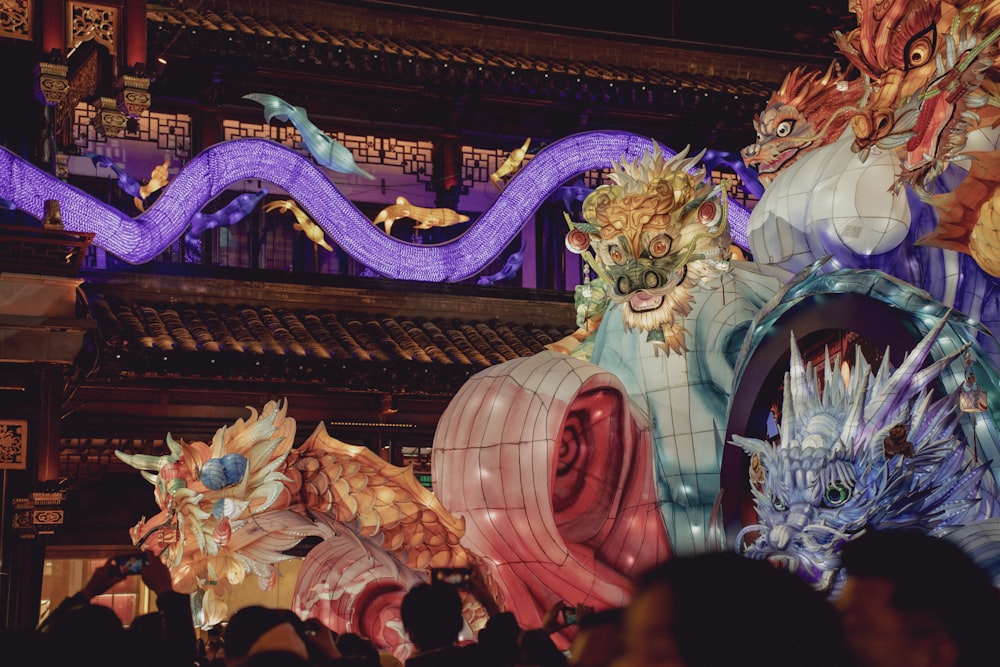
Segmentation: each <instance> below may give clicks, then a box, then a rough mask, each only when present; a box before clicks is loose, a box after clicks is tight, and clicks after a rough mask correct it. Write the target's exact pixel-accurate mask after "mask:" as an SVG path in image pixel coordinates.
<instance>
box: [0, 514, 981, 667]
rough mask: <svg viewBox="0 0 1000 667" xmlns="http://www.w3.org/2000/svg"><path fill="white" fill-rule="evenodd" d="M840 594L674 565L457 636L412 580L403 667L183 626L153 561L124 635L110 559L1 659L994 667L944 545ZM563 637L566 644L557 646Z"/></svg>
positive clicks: (349, 645)
mask: <svg viewBox="0 0 1000 667" xmlns="http://www.w3.org/2000/svg"><path fill="white" fill-rule="evenodd" d="M841 567H842V573H843V575H844V576H843V577H842V579H841V581H842V582H843V585H842V586H841V588H840V590H838V591H837V592H836V594H834V595H833V596H828V595H826V594H823V593H820V592H818V591H816V590H814V589H813V588H811V587H810V586H809V585H808V584H806V583H805V582H804V581H802V580H801V579H799V578H798V577H797V576H796V575H794V574H793V573H791V572H789V571H787V570H785V569H779V568H777V567H774V566H773V565H772V564H770V563H768V562H765V561H760V560H752V559H748V558H745V557H742V556H739V555H736V554H734V553H711V554H704V555H698V556H675V557H673V558H671V559H669V560H667V561H666V562H664V563H661V564H659V565H657V566H656V567H654V568H652V569H650V570H648V571H646V572H644V573H643V574H642V575H641V576H640V577H638V578H637V579H636V581H635V582H634V583H635V585H634V589H633V594H632V598H631V600H630V602H629V604H628V605H627V606H625V607H623V608H612V609H600V610H595V609H591V608H589V607H584V606H582V605H576V606H573V605H571V604H567V602H566V601H563V600H554V601H552V607H551V609H550V611H549V613H548V614H546V616H545V619H544V620H543V622H542V626H541V627H538V628H526V627H523V626H522V625H521V624H520V623H519V622H518V619H517V616H516V613H513V612H511V611H502V610H500V609H499V608H498V607H497V606H496V605H495V601H492V600H485V601H484V607H485V608H486V609H488V611H489V618H488V620H487V621H486V624H485V626H484V627H483V628H482V629H481V630H480V631H479V633H478V635H477V636H476V638H475V639H474V640H467V639H463V638H462V636H463V633H462V629H463V627H465V620H464V618H463V612H462V610H463V601H462V595H461V594H460V590H459V588H458V587H457V586H455V585H453V584H451V583H448V582H438V581H434V582H432V583H420V584H417V585H416V586H414V587H412V588H411V589H410V590H409V591H408V592H407V593H406V595H405V596H404V597H403V601H402V603H401V607H400V614H401V618H402V622H403V628H404V630H405V632H406V635H407V637H408V638H409V640H410V642H411V643H412V649H413V650H412V652H411V653H410V655H409V656H408V657H407V658H406V660H405V664H404V662H403V661H400V660H399V659H398V658H396V657H395V656H393V655H392V654H391V653H389V652H380V651H379V649H378V648H377V647H376V646H375V645H373V643H372V642H371V641H369V640H368V639H367V638H365V637H361V636H359V635H357V634H353V633H344V634H339V635H338V634H337V633H335V632H333V631H331V630H330V629H329V628H327V627H326V626H325V625H323V624H322V623H321V622H320V621H319V620H317V619H305V620H303V619H300V618H299V617H298V616H296V615H295V614H294V613H293V612H291V611H289V610H286V609H273V608H269V607H264V606H259V605H252V606H247V607H243V608H241V609H239V610H238V611H236V612H235V613H234V614H233V615H232V617H231V618H230V619H229V622H228V624H227V625H226V626H225V628H221V627H216V628H212V629H211V630H209V631H208V632H207V633H206V632H202V633H201V636H199V634H198V631H197V630H196V628H195V627H194V624H193V623H192V616H191V609H190V600H189V597H188V596H187V595H183V594H181V593H177V592H175V591H174V590H173V588H172V585H171V577H170V572H169V570H168V569H167V567H166V566H165V565H164V564H163V563H162V562H160V561H159V560H158V559H156V558H146V559H145V560H144V562H143V563H142V565H141V568H139V569H138V570H137V571H136V573H137V574H139V576H141V578H142V580H143V582H144V583H145V584H146V586H148V587H149V589H150V590H151V591H152V592H153V593H154V594H155V596H156V605H157V611H156V612H153V613H149V614H145V615H142V616H139V617H137V618H135V619H134V620H133V622H132V623H131V624H130V625H129V626H128V627H124V626H123V625H122V623H121V621H120V620H119V618H118V616H117V615H116V614H115V613H114V612H113V611H112V610H111V609H109V608H107V607H103V606H100V605H98V604H94V603H93V602H92V600H93V598H95V597H96V596H98V595H100V594H102V593H104V592H105V591H107V590H108V589H110V588H111V587H112V586H113V585H114V584H116V583H118V582H119V581H121V580H122V579H123V578H124V577H125V576H127V574H126V573H125V572H123V570H122V566H121V564H120V562H119V561H117V560H114V559H110V560H108V561H107V562H106V563H105V564H104V565H102V566H100V567H98V568H96V569H95V571H94V572H93V574H92V576H91V578H90V580H89V581H88V582H87V584H86V585H85V586H84V587H83V589H82V590H81V591H80V592H79V593H77V594H75V595H72V596H70V597H68V598H66V600H64V601H63V602H62V604H60V605H59V606H58V607H57V608H56V609H55V610H54V611H52V613H51V614H49V615H48V617H47V618H46V619H45V621H44V622H43V623H42V624H41V625H40V626H39V627H38V628H35V629H33V630H20V631H19V630H9V631H7V632H6V633H5V635H4V642H3V646H2V647H0V650H2V653H0V655H3V656H4V664H10V665H30V666H32V667H61V666H63V665H67V666H68V665H72V666H74V667H91V666H93V667H98V666H100V667H117V666H119V665H121V666H126V665H127V666H129V667H131V666H137V667H138V666H152V667H458V666H463V665H469V666H472V667H479V666H483V667H567V666H572V667H719V666H721V665H736V664H738V665H741V667H758V666H760V667H764V666H765V665H766V666H767V667H785V666H788V667H791V666H793V665H795V666H798V665H804V664H808V665H810V667H902V666H904V665H906V666H907V667H910V666H914V665H916V666H921V665H926V666H928V667H980V666H982V665H987V664H994V662H995V655H996V641H995V639H994V635H993V634H992V633H995V632H996V628H1000V596H998V591H997V589H996V588H995V587H994V586H993V584H992V582H991V581H990V578H989V576H988V575H987V574H986V572H985V571H984V570H983V569H981V568H980V567H978V566H977V565H976V564H975V562H974V561H973V560H972V559H971V558H970V557H969V556H968V555H966V554H965V553H964V552H963V551H962V550H961V549H960V548H959V547H957V546H955V545H953V544H952V543H950V542H948V541H947V540H945V539H942V538H938V537H932V536H929V535H926V534H921V533H916V532H911V531H905V530H900V531H891V532H881V533H879V532H872V533H867V534H863V535H861V536H859V537H858V538H856V539H854V540H852V541H849V542H847V543H846V544H845V545H844V547H843V550H842V559H841ZM562 631H565V632H567V633H568V634H569V635H570V636H571V637H572V641H571V643H570V645H569V649H568V650H567V651H562V650H560V649H559V648H558V647H557V644H556V643H555V642H554V641H553V639H552V634H553V633H555V632H562Z"/></svg>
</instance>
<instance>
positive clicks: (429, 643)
mask: <svg viewBox="0 0 1000 667" xmlns="http://www.w3.org/2000/svg"><path fill="white" fill-rule="evenodd" d="M400 614H401V616H402V619H403V627H404V628H405V629H406V634H408V635H409V637H410V640H411V641H413V644H414V646H416V647H417V649H418V650H421V651H427V650H430V649H435V648H442V647H445V646H451V645H453V644H454V643H455V642H456V641H457V640H458V633H460V632H461V631H462V625H463V623H464V621H463V619H462V598H461V597H460V596H459V594H458V590H457V589H456V588H455V587H454V586H452V585H450V584H423V583H421V584H417V585H416V586H414V587H413V588H411V589H410V590H409V591H408V592H407V593H406V595H405V596H404V597H403V603H402V605H401V607H400Z"/></svg>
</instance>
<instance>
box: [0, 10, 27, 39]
mask: <svg viewBox="0 0 1000 667" xmlns="http://www.w3.org/2000/svg"><path fill="white" fill-rule="evenodd" d="M32 4H33V3H32V2H31V0H4V2H3V5H2V9H0V37H13V38H14V39H29V40H30V39H32V14H31V6H32Z"/></svg>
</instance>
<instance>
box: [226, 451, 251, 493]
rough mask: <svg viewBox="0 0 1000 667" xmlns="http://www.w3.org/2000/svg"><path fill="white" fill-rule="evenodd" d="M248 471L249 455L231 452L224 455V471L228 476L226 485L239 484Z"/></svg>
mask: <svg viewBox="0 0 1000 667" xmlns="http://www.w3.org/2000/svg"><path fill="white" fill-rule="evenodd" d="M246 471H247V457H245V456H243V455H242V454H237V453H236V452H231V453H229V454H226V455H225V456H223V457H222V473H223V475H225V478H226V486H232V485H233V484H239V482H240V480H241V479H243V475H244V473H246Z"/></svg>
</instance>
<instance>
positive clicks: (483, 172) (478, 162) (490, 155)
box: [462, 146, 611, 188]
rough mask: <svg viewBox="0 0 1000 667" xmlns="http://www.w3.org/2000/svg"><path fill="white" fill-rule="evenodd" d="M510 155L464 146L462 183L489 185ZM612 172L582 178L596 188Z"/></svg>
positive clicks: (592, 171)
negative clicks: (491, 175)
mask: <svg viewBox="0 0 1000 667" xmlns="http://www.w3.org/2000/svg"><path fill="white" fill-rule="evenodd" d="M509 155H510V151H508V150H500V149H489V148H476V147H475V146H462V182H463V183H464V184H466V185H467V186H468V185H471V184H473V183H489V182H490V174H492V173H493V172H495V171H496V170H497V169H499V168H500V165H502V164H503V163H504V161H505V160H506V159H507V157H508V156H509ZM531 158H532V156H531V155H527V156H526V157H525V158H524V162H522V163H521V166H522V167H524V166H525V165H527V164H528V163H529V162H531ZM610 171H611V170H610V169H595V170H591V171H588V172H586V173H584V174H583V175H582V176H581V178H582V179H583V182H584V185H586V187H588V188H596V187H597V186H598V185H602V184H604V183H605V177H606V176H607V174H608V173H610Z"/></svg>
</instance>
